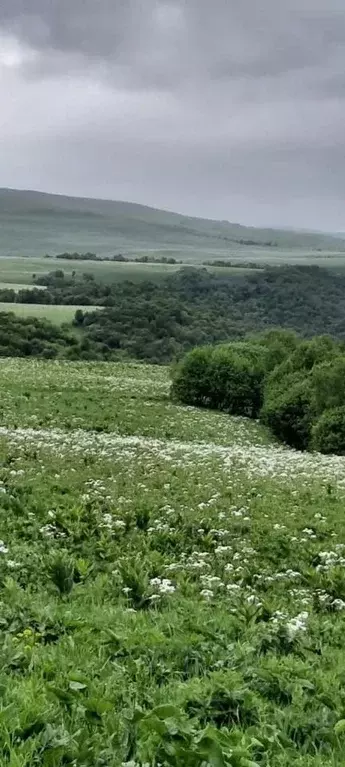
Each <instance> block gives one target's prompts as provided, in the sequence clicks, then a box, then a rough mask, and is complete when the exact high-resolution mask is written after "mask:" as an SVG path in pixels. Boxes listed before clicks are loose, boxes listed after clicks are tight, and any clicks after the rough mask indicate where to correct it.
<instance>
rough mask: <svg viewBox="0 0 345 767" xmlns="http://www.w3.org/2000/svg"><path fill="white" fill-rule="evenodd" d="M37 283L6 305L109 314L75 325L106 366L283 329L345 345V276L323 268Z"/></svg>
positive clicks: (53, 275)
mask: <svg viewBox="0 0 345 767" xmlns="http://www.w3.org/2000/svg"><path fill="white" fill-rule="evenodd" d="M35 280H36V284H37V287H36V288H34V289H33V290H30V289H23V290H21V291H19V293H17V294H16V293H15V292H14V291H12V290H10V291H8V290H7V289H6V290H3V291H0V301H17V302H23V303H33V304H34V303H43V304H71V305H75V306H78V305H79V306H90V307H91V306H93V305H96V306H100V307H102V311H93V310H89V311H88V310H86V311H77V312H76V317H75V321H74V324H75V326H77V327H78V333H79V335H80V334H82V335H83V336H84V337H85V343H86V342H87V343H88V345H89V350H90V351H89V353H90V354H91V353H92V350H93V352H94V353H95V355H96V356H97V357H99V355H101V356H102V357H104V358H106V359H108V358H116V357H118V356H119V355H120V356H125V357H126V356H127V357H130V358H133V357H134V358H136V359H140V360H145V361H150V362H156V363H166V362H169V361H171V360H173V359H175V358H179V357H181V356H182V355H183V354H184V353H185V352H187V351H188V350H189V349H192V348H193V347H195V346H200V345H204V344H212V343H215V342H220V341H227V340H231V339H241V338H244V337H245V336H247V335H248V334H250V333H252V332H254V331H255V332H256V331H259V330H265V329H268V328H278V327H280V328H288V329H291V330H295V331H297V332H298V333H299V334H300V335H301V336H304V337H311V336H313V335H315V334H317V335H321V334H325V333H326V334H328V335H330V336H332V337H333V338H337V339H345V274H341V273H340V274H337V273H336V272H333V271H328V270H327V269H322V268H320V267H316V266H304V267H296V266H293V267H288V266H284V267H275V268H270V269H263V270H260V271H258V272H256V271H253V270H247V271H246V273H243V274H238V273H237V274H233V273H231V272H228V271H227V270H225V269H224V272H223V271H222V273H221V274H219V273H218V274H213V273H212V272H209V271H207V270H206V269H201V268H183V269H180V270H179V271H178V272H176V273H174V274H173V275H170V276H169V277H166V278H165V279H162V280H160V281H159V282H157V283H154V282H150V281H148V280H147V281H142V282H137V283H132V282H130V281H123V282H115V283H108V284H107V283H105V282H99V281H98V280H96V279H95V277H94V276H93V275H92V274H87V273H86V274H83V273H80V274H78V273H75V272H74V273H72V274H65V273H64V271H63V270H62V269H57V270H55V271H53V272H50V273H49V274H46V275H41V276H38V277H36V278H35ZM41 285H44V286H45V288H46V289H45V290H41V289H40V288H39V287H38V286H41ZM33 314H34V309H33Z"/></svg>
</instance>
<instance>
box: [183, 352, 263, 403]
mask: <svg viewBox="0 0 345 767" xmlns="http://www.w3.org/2000/svg"><path fill="white" fill-rule="evenodd" d="M265 355H266V350H265V349H264V348H263V347H260V346H259V345H255V344H249V343H248V344H246V343H244V342H237V343H236V342H235V343H233V344H222V345H219V346H215V347H214V348H212V347H202V348H199V349H194V350H193V351H192V352H190V353H189V354H187V355H186V357H185V358H184V359H183V360H182V362H181V363H180V364H179V365H178V367H177V369H176V371H175V374H174V377H173V383H172V390H171V393H172V396H173V397H174V398H175V399H177V400H178V401H179V402H183V403H185V404H189V405H198V406H202V407H210V408H213V409H216V410H223V411H225V412H227V413H231V414H233V415H243V416H249V417H251V418H255V417H256V416H257V415H258V413H259V410H260V407H261V404H262V393H263V380H264V372H265Z"/></svg>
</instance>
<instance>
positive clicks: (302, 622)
mask: <svg viewBox="0 0 345 767" xmlns="http://www.w3.org/2000/svg"><path fill="white" fill-rule="evenodd" d="M308 618H309V613H307V612H302V613H299V614H298V615H296V617H295V618H291V620H289V621H288V622H287V624H286V629H287V634H288V637H289V639H290V641H292V640H293V639H295V636H296V635H297V634H299V633H300V632H305V631H307V622H308Z"/></svg>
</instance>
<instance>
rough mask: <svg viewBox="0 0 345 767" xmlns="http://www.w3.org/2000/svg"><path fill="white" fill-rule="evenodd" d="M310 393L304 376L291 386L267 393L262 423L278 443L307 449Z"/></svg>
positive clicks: (311, 419)
mask: <svg viewBox="0 0 345 767" xmlns="http://www.w3.org/2000/svg"><path fill="white" fill-rule="evenodd" d="M313 415H314V413H313V407H312V392H311V389H310V386H309V381H308V379H305V378H302V379H300V380H298V381H296V382H295V383H294V384H292V385H291V386H289V387H287V388H286V389H284V391H278V392H277V393H276V394H275V392H274V390H273V391H271V392H270V396H269V398H267V399H266V402H265V404H264V406H263V409H262V411H261V418H262V421H263V423H265V424H266V425H267V426H269V427H270V429H271V430H272V431H273V434H274V435H275V436H276V437H278V439H280V440H281V441H282V442H285V443H286V444H287V445H290V446H291V447H294V448H296V449H298V450H307V449H308V447H309V442H310V438H311V427H312V421H313Z"/></svg>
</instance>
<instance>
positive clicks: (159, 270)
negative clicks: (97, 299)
mask: <svg viewBox="0 0 345 767" xmlns="http://www.w3.org/2000/svg"><path fill="white" fill-rule="evenodd" d="M182 266H188V264H138V263H134V262H132V263H122V264H121V263H118V262H116V261H115V262H109V261H69V260H66V261H65V260H61V259H57V258H49V259H48V258H25V257H17V258H16V257H14V256H9V257H0V276H1V279H3V280H4V283H3V284H6V287H12V284H15V286H16V289H17V288H18V287H19V286H20V283H21V282H23V283H25V286H27V285H28V284H29V283H30V280H32V275H33V274H36V275H37V276H39V275H42V274H47V272H51V271H54V270H55V269H62V270H63V271H64V272H65V274H71V273H72V272H73V271H75V272H77V274H82V273H83V272H89V273H92V274H94V276H95V278H96V279H97V280H100V281H101V282H108V283H110V282H123V281H124V280H130V281H131V282H142V281H143V280H150V281H154V282H156V281H158V280H161V279H164V278H165V277H167V276H169V275H170V274H174V273H175V272H177V271H178V270H179V269H181V268H182ZM189 266H190V264H189ZM209 268H210V269H211V271H214V272H215V273H224V269H223V268H221V267H209ZM244 271H246V270H245V269H243V268H241V266H238V267H236V266H235V267H233V268H229V269H228V268H227V269H226V272H225V273H226V274H228V273H232V274H243V272H244ZM0 287H1V283H0ZM23 287H24V284H23ZM31 287H32V284H31Z"/></svg>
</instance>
